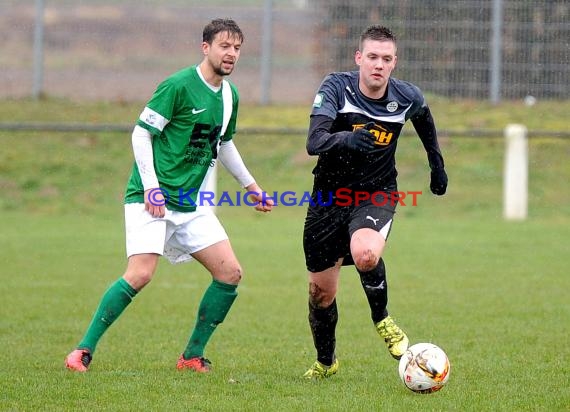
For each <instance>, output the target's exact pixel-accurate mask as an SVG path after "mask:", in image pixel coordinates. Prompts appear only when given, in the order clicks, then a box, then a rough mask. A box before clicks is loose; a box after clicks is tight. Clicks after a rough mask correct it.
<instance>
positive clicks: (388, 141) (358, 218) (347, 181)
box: [303, 25, 447, 379]
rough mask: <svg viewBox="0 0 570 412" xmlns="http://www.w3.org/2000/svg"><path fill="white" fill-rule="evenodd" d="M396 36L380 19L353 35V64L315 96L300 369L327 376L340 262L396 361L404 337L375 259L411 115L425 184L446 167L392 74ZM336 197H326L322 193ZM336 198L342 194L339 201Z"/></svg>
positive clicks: (414, 96)
mask: <svg viewBox="0 0 570 412" xmlns="http://www.w3.org/2000/svg"><path fill="white" fill-rule="evenodd" d="M396 49H397V48H396V39H395V37H394V35H393V34H392V32H391V31H390V30H389V29H387V28H385V27H382V26H377V25H374V26H370V27H369V28H367V29H366V30H365V31H364V32H363V33H362V35H361V36H360V43H359V49H358V50H357V51H356V54H355V62H356V64H357V66H358V68H359V69H358V71H351V72H339V73H332V74H330V75H328V76H327V77H326V78H325V79H324V80H323V82H322V84H321V86H320V88H319V90H318V92H317V94H316V96H315V100H314V102H313V109H312V113H311V119H310V126H309V133H308V139H307V151H308V153H309V154H310V155H316V156H318V160H317V164H316V167H315V168H314V170H313V174H314V185H313V197H314V200H315V201H314V202H312V204H311V205H310V206H309V208H308V210H307V217H306V220H305V227H304V233H303V248H304V253H305V261H306V266H307V270H308V272H309V324H310V327H311V331H312V334H313V341H314V344H315V348H316V351H317V360H316V362H315V363H314V364H313V365H312V366H311V368H310V369H309V370H308V371H307V372H306V373H305V374H304V377H306V378H309V379H312V378H325V377H329V376H332V375H334V374H335V373H336V372H337V370H338V365H339V363H338V359H337V358H336V355H335V347H336V337H335V329H336V323H337V320H338V312H337V305H336V294H337V290H338V279H339V274H340V268H341V266H343V265H354V266H356V269H357V271H358V273H359V275H360V280H361V284H362V287H363V288H364V292H365V294H366V297H367V300H368V303H369V305H370V310H371V317H372V321H373V323H374V326H375V328H376V330H377V332H378V334H379V335H380V336H381V338H383V339H384V341H385V342H386V344H387V347H388V350H389V352H390V354H391V355H392V356H393V357H394V358H396V359H399V358H400V357H401V356H402V354H403V353H404V352H405V350H406V349H407V347H408V343H409V341H408V337H407V336H406V334H405V333H404V332H403V331H402V330H401V329H400V327H398V325H396V323H395V322H394V319H393V318H392V317H391V316H389V315H388V310H387V303H388V285H387V281H386V269H385V266H384V262H383V259H382V254H383V251H384V247H385V245H386V240H387V239H388V235H389V233H390V229H391V225H392V220H393V217H394V213H395V209H396V205H397V204H398V203H399V200H400V196H401V194H398V191H397V183H396V176H397V171H396V161H395V153H396V147H397V144H398V137H399V135H400V132H401V130H402V128H403V126H404V123H405V122H406V121H407V120H411V122H412V124H413V126H414V128H415V130H416V132H417V133H418V135H419V137H420V139H421V141H422V143H423V146H424V148H425V150H426V152H427V158H428V163H429V167H430V169H431V182H430V189H431V191H432V192H433V193H434V194H436V195H443V194H444V193H445V191H446V188H447V174H446V172H445V169H444V162H443V157H442V155H441V151H440V149H439V144H438V141H437V133H436V128H435V124H434V121H433V118H432V115H431V113H430V110H429V107H428V106H427V104H426V102H425V99H424V96H423V94H422V92H421V91H420V89H419V88H418V87H416V86H415V85H413V84H411V83H409V82H405V81H402V80H398V79H395V78H391V77H390V75H391V72H392V70H393V69H394V68H395V66H396V61H397V56H396ZM323 197H324V198H327V199H329V198H330V199H333V201H332V202H330V203H329V202H327V204H323V203H322V202H319V201H317V200H318V199H322V198H323ZM341 200H342V202H341Z"/></svg>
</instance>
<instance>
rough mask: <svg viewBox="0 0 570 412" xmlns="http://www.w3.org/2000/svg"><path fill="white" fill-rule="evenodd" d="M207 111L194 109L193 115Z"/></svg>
mask: <svg viewBox="0 0 570 412" xmlns="http://www.w3.org/2000/svg"><path fill="white" fill-rule="evenodd" d="M205 111H206V109H192V114H199V113H202V112H205Z"/></svg>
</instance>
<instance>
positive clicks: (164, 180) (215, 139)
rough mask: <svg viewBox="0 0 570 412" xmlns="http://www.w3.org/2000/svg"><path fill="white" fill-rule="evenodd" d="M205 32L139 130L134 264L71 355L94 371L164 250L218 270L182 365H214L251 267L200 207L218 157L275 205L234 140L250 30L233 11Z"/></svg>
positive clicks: (261, 206) (131, 193)
mask: <svg viewBox="0 0 570 412" xmlns="http://www.w3.org/2000/svg"><path fill="white" fill-rule="evenodd" d="M202 40H203V41H202V52H203V55H204V58H203V60H202V62H201V63H200V64H199V65H196V66H192V67H188V68H185V69H183V70H181V71H179V72H177V73H175V74H173V75H171V76H170V77H168V78H167V79H165V80H164V81H163V82H162V83H161V84H160V85H159V86H158V87H157V89H156V91H155V93H154V95H153V96H152V98H151V99H150V100H149V101H148V103H147V105H146V107H145V108H144V110H143V111H142V113H141V115H140V116H139V119H138V121H137V124H136V126H135V128H134V130H133V133H132V145H133V152H134V157H135V162H134V165H133V170H132V173H131V177H130V179H129V181H128V184H127V189H126V194H125V227H126V247H127V257H128V263H127V269H126V271H125V273H124V274H123V276H122V277H121V278H120V279H119V280H117V281H116V282H115V283H113V284H112V285H111V286H110V287H109V289H108V290H107V291H106V292H105V293H104V295H103V297H102V299H101V302H100V304H99V307H98V308H97V310H96V312H95V314H94V316H93V318H92V320H91V323H90V325H89V327H88V329H87V331H86V333H85V335H84V336H83V339H82V340H81V341H80V342H79V344H78V345H77V347H76V349H75V350H74V351H72V352H71V353H70V354H69V355H68V356H67V358H66V360H65V364H66V367H67V368H68V369H70V370H74V371H79V372H85V371H87V369H88V367H89V365H90V363H91V360H92V357H93V354H94V352H95V348H96V346H97V344H98V342H99V340H100V339H101V337H102V336H103V334H104V333H105V331H106V330H107V329H108V328H109V326H110V325H111V324H112V323H113V322H114V321H115V320H116V319H117V318H118V317H119V316H120V314H121V313H122V312H123V311H124V309H125V308H126V307H127V306H128V304H129V303H130V302H131V301H132V299H133V298H134V297H135V296H136V295H137V293H138V292H139V291H140V290H141V289H142V288H143V287H144V286H146V285H147V284H148V283H149V282H150V280H151V279H152V277H153V275H154V273H155V270H156V267H157V264H158V258H159V256H161V255H162V256H165V257H166V258H167V259H168V260H169V261H170V262H171V263H181V262H186V261H189V260H190V259H196V260H197V261H198V262H200V263H201V264H202V265H203V266H204V267H205V268H206V269H207V270H208V271H209V272H210V274H211V276H212V283H211V284H210V286H209V287H208V288H207V290H206V291H205V293H204V295H203V297H202V300H201V302H200V306H199V308H198V316H197V320H196V324H195V327H194V330H193V331H192V334H191V336H190V339H189V341H188V344H187V346H186V348H185V349H184V351H183V353H182V354H181V355H180V357H179V359H178V362H177V365H176V367H177V368H178V369H190V370H193V371H197V372H208V371H209V370H210V368H211V364H210V361H209V360H207V359H206V358H205V357H204V349H205V346H206V344H207V343H208V341H209V339H210V337H211V336H212V334H213V332H214V330H215V328H216V327H217V325H219V324H220V323H222V321H223V320H224V318H225V317H226V315H227V313H228V311H229V310H230V308H231V306H232V304H233V302H234V300H235V298H236V296H237V292H236V288H237V285H238V283H239V282H240V280H241V277H242V269H241V266H240V264H239V262H238V260H237V258H236V256H235V254H234V252H233V249H232V247H231V244H230V242H229V240H228V236H227V234H226V232H225V230H224V229H223V227H222V226H221V224H220V222H219V221H218V219H217V217H216V216H215V215H214V213H213V212H212V210H211V209H209V208H206V207H200V202H199V198H198V195H199V192H200V188H201V187H203V184H204V183H205V180H207V176H208V175H207V173H208V170H209V169H210V166H212V165H213V162H215V161H216V160H219V161H220V162H221V163H222V165H223V166H224V167H225V168H226V169H227V170H228V171H229V172H230V173H231V174H232V175H233V176H234V177H235V179H236V180H237V181H238V182H239V183H240V184H241V185H242V187H244V188H245V189H246V190H247V192H248V193H249V194H250V198H251V200H252V204H253V205H255V209H256V210H258V211H261V212H269V211H271V209H272V206H273V201H272V199H269V198H265V197H264V196H263V192H262V189H261V188H260V187H259V186H258V185H257V183H256V182H255V180H254V178H253V177H252V176H251V174H250V173H249V171H248V169H247V168H246V166H245V165H244V163H243V161H242V158H241V156H240V154H239V152H238V150H237V149H236V147H235V145H234V143H233V141H232V136H233V134H234V132H235V129H236V118H237V111H238V103H239V95H238V92H237V89H236V88H235V86H234V85H232V84H230V83H229V82H227V81H226V80H223V79H224V77H225V76H227V75H229V74H231V72H232V71H233V69H234V66H235V64H236V63H237V61H238V58H239V56H240V48H241V44H242V42H243V34H242V31H241V29H240V28H239V26H238V25H237V24H236V23H235V22H234V21H233V20H230V19H215V20H212V21H211V22H210V23H209V24H208V25H206V27H205V28H204V31H203V38H202Z"/></svg>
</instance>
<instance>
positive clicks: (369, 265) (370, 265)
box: [352, 249, 379, 272]
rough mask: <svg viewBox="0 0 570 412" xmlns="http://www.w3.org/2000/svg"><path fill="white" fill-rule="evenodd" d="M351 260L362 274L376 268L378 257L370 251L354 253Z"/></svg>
mask: <svg viewBox="0 0 570 412" xmlns="http://www.w3.org/2000/svg"><path fill="white" fill-rule="evenodd" d="M352 259H353V260H354V265H355V266H356V268H357V269H358V270H360V271H362V272H369V271H371V270H372V269H374V268H375V267H376V266H378V260H379V258H378V256H376V254H375V253H374V252H373V251H372V250H371V249H364V250H362V251H359V252H356V253H355V254H354V255H353V256H352Z"/></svg>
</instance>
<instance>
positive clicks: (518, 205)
mask: <svg viewBox="0 0 570 412" xmlns="http://www.w3.org/2000/svg"><path fill="white" fill-rule="evenodd" d="M527 134H528V132H527V128H526V127H525V126H523V125H520V124H509V125H507V127H506V128H505V141H506V152H505V164H504V177H503V216H504V218H505V219H507V220H524V219H526V218H527V213H528V138H527Z"/></svg>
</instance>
